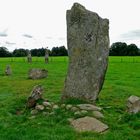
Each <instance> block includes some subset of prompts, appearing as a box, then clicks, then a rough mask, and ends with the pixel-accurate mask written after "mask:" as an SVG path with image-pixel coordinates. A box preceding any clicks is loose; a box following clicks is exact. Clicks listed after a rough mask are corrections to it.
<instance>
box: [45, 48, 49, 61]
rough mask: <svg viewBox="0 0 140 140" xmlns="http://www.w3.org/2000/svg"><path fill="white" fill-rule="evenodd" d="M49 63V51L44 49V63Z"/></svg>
mask: <svg viewBox="0 0 140 140" xmlns="http://www.w3.org/2000/svg"><path fill="white" fill-rule="evenodd" d="M48 62H49V51H48V49H46V52H45V63H46V64H47V63H48Z"/></svg>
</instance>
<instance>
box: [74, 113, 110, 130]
mask: <svg viewBox="0 0 140 140" xmlns="http://www.w3.org/2000/svg"><path fill="white" fill-rule="evenodd" d="M71 124H72V126H73V127H74V128H75V129H76V130H77V131H78V132H86V131H91V132H98V133H102V132H105V131H106V130H107V129H108V126H107V125H106V124H104V123H102V122H101V121H99V120H97V119H95V118H93V117H88V116H86V117H83V118H78V119H76V120H73V121H72V122H71Z"/></svg>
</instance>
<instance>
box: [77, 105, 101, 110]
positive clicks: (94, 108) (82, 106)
mask: <svg viewBox="0 0 140 140" xmlns="http://www.w3.org/2000/svg"><path fill="white" fill-rule="evenodd" d="M77 107H79V108H80V109H83V110H87V111H100V110H101V108H100V107H97V106H95V105H92V104H80V105H77Z"/></svg>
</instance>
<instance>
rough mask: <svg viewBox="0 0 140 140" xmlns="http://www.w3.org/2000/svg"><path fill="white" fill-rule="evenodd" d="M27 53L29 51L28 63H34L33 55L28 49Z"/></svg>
mask: <svg viewBox="0 0 140 140" xmlns="http://www.w3.org/2000/svg"><path fill="white" fill-rule="evenodd" d="M27 53H28V54H27V61H28V63H32V55H31V52H30V51H28V52H27Z"/></svg>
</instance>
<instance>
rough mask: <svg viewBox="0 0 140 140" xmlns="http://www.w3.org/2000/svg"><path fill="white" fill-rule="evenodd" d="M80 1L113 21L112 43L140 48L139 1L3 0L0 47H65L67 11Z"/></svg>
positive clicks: (0, 10)
mask: <svg viewBox="0 0 140 140" xmlns="http://www.w3.org/2000/svg"><path fill="white" fill-rule="evenodd" d="M74 2H79V3H81V4H82V5H84V6H85V7H86V9H89V10H90V11H93V12H97V13H98V14H99V16H101V17H102V18H108V19H109V21H110V25H109V26H110V31H109V32H110V44H112V43H113V42H117V41H122V42H126V43H128V44H130V43H135V44H136V45H137V46H139V47H140V16H139V13H140V8H139V6H140V0H77V1H75V0H0V46H1V45H6V47H7V48H8V49H9V50H13V49H15V48H26V49H31V48H40V47H47V46H48V47H49V48H52V47H53V46H61V45H65V46H66V10H67V9H70V8H71V6H72V5H73V3H74Z"/></svg>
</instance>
